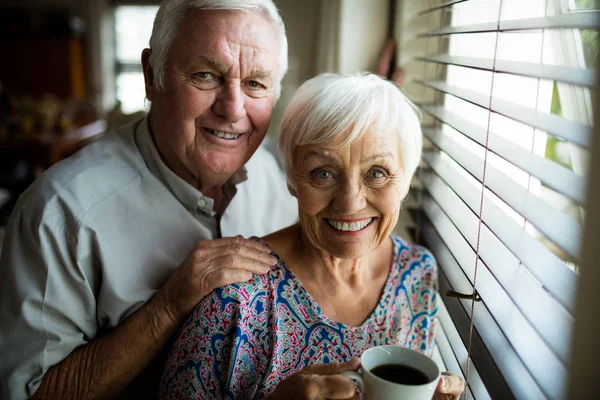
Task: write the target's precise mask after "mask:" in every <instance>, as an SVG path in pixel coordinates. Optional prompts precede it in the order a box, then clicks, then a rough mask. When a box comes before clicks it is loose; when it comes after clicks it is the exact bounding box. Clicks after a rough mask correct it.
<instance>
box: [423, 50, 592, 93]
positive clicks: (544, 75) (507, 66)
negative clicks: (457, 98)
mask: <svg viewBox="0 0 600 400" xmlns="http://www.w3.org/2000/svg"><path fill="white" fill-rule="evenodd" d="M416 59H417V60H421V61H426V62H433V63H438V64H447V65H457V66H460V67H467V68H474V69H481V70H484V71H494V72H502V73H507V74H513V75H521V76H529V77H533V78H541V79H550V80H555V81H559V82H564V83H569V84H573V85H580V86H585V87H590V88H593V87H595V86H596V85H595V71H594V69H593V68H577V67H565V66H558V65H547V64H539V63H538V64H536V63H526V62H518V61H509V60H498V59H497V60H496V63H495V64H494V60H493V59H491V58H476V57H458V56H451V55H448V54H442V55H436V56H427V57H417V58H416Z"/></svg>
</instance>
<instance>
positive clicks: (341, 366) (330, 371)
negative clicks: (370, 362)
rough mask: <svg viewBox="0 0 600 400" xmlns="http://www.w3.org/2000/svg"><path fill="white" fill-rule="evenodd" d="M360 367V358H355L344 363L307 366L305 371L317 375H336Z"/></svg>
mask: <svg viewBox="0 0 600 400" xmlns="http://www.w3.org/2000/svg"><path fill="white" fill-rule="evenodd" d="M359 367H360V359H359V358H356V357H355V358H353V359H352V360H350V361H346V362H343V363H331V364H318V365H311V366H309V367H306V368H305V369H304V371H306V372H308V373H311V374H317V375H336V374H341V373H342V372H344V371H356V370H358V368H359Z"/></svg>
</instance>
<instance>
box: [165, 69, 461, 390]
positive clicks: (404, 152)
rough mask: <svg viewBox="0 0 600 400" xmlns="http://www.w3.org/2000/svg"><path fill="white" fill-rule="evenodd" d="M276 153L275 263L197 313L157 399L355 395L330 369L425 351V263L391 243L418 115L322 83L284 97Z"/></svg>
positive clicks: (398, 96)
mask: <svg viewBox="0 0 600 400" xmlns="http://www.w3.org/2000/svg"><path fill="white" fill-rule="evenodd" d="M279 145H280V150H281V155H282V157H283V161H284V166H285V170H286V174H287V178H288V188H289V190H290V192H291V193H292V194H293V195H294V196H295V197H296V198H297V200H298V210H299V215H300V222H299V223H298V224H296V225H293V226H290V227H288V228H286V229H283V230H281V231H278V232H276V233H273V234H271V235H269V236H266V237H265V238H263V239H258V238H256V240H257V241H260V243H262V244H264V245H265V246H267V247H268V248H269V249H270V250H272V254H273V255H274V256H275V257H276V258H277V259H278V263H277V265H276V266H275V267H273V268H272V269H271V271H270V272H269V273H268V274H266V275H263V276H247V279H248V280H247V282H245V283H239V284H233V285H229V286H226V287H224V288H222V289H217V290H215V291H214V292H212V293H211V294H210V295H209V296H208V297H206V298H205V299H204V300H203V301H202V302H201V303H200V304H199V305H198V307H197V308H196V309H195V311H194V312H193V314H192V315H191V316H190V318H189V319H188V321H187V322H186V323H185V325H184V327H183V328H182V330H181V332H180V334H179V338H178V339H177V341H176V342H175V345H174V347H173V349H172V351H171V354H170V358H169V361H168V362H167V365H166V367H165V370H164V373H163V381H162V384H161V390H160V397H161V398H177V399H180V398H199V399H211V398H232V399H252V398H265V397H269V398H279V397H282V398H286V399H289V398H290V397H291V398H309V399H317V398H318V399H320V398H351V397H353V396H354V394H355V392H354V384H353V382H352V381H351V380H350V379H348V378H346V377H345V376H342V375H339V373H340V372H342V371H344V370H350V369H357V368H358V367H359V361H358V360H357V359H356V357H359V356H360V355H361V354H362V353H363V352H364V351H365V350H366V349H368V348H370V347H373V346H377V345H382V344H400V345H402V346H406V347H410V348H412V349H416V350H419V351H421V352H424V353H426V354H431V353H432V350H433V347H434V341H433V335H434V327H435V323H436V313H437V307H436V296H437V291H436V290H437V286H436V285H437V271H436V263H435V260H434V258H433V257H432V255H431V253H429V251H427V250H426V249H424V248H423V247H420V246H415V245H411V244H408V243H407V242H405V241H404V240H402V239H400V238H399V237H396V236H394V235H391V231H392V229H393V228H394V226H395V224H396V221H397V219H398V214H399V212H400V205H401V203H402V200H403V199H404V198H405V197H406V194H407V192H408V189H409V184H410V180H411V177H412V175H413V173H414V172H415V169H416V168H417V164H418V162H419V158H420V154H421V145H422V138H421V130H420V126H419V119H418V116H417V113H416V112H415V109H414V106H413V105H412V104H411V103H410V102H409V101H408V100H407V99H406V98H405V97H404V95H403V94H402V93H401V91H400V90H399V89H398V87H397V86H395V85H394V84H393V83H391V82H388V81H385V80H383V79H381V78H379V77H377V76H375V75H361V76H340V75H331V74H326V75H321V76H318V77H316V78H314V79H311V80H309V81H307V82H306V83H304V84H303V85H302V86H301V87H300V88H299V89H298V91H297V92H296V94H295V95H294V97H293V98H292V100H291V101H290V104H289V106H288V109H287V111H286V114H285V116H284V119H283V123H282V126H281V136H280V142H279ZM458 381H459V384H458V387H453V388H448V387H447V388H446V389H447V390H441V392H448V393H449V395H448V396H449V397H447V398H453V397H454V396H457V395H459V394H460V393H461V392H462V381H461V380H460V379H458ZM441 386H443V385H440V387H439V388H440V389H442V388H441ZM446 386H448V385H446ZM440 398H445V397H440Z"/></svg>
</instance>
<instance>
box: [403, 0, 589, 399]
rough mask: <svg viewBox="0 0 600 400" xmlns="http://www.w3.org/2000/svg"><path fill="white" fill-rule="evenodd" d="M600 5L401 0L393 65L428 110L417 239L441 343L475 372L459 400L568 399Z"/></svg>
mask: <svg viewBox="0 0 600 400" xmlns="http://www.w3.org/2000/svg"><path fill="white" fill-rule="evenodd" d="M593 4H594V3H593V2H587V1H585V0H564V1H563V0H528V1H527V2H524V1H522V0H460V1H447V0H446V1H441V0H438V1H435V0H426V1H422V0H399V1H398V2H397V4H396V10H397V14H396V20H395V36H396V39H397V41H398V59H397V63H398V65H400V67H402V68H403V69H404V70H405V75H406V77H407V79H408V81H407V82H406V83H405V85H404V86H405V91H406V93H407V94H408V96H409V97H410V98H411V99H412V100H413V101H414V102H415V103H417V104H418V105H419V106H420V108H421V110H422V114H423V134H424V151H423V157H422V163H421V167H420V168H419V170H418V171H417V174H416V178H415V182H414V185H413V195H412V196H413V197H415V198H416V199H417V206H416V207H415V208H414V209H413V210H411V212H412V215H413V219H414V221H415V230H414V232H415V233H414V236H415V240H416V241H419V242H422V243H423V244H424V245H425V246H427V247H428V248H429V249H430V250H431V251H432V252H433V254H434V255H435V257H436V259H437V261H438V265H439V281H440V294H441V296H440V298H441V304H440V317H439V321H440V329H439V330H438V332H437V333H436V337H437V339H436V341H437V345H438V349H439V352H440V355H441V357H442V359H443V361H444V363H445V365H446V367H447V368H448V369H449V370H452V371H453V372H457V373H459V374H460V375H462V376H463V377H465V378H467V379H468V382H467V383H468V390H467V391H466V393H465V396H466V397H467V398H475V399H485V398H499V399H500V398H501V399H510V398H518V399H537V398H541V399H546V398H547V399H560V398H564V397H565V396H566V385H567V373H568V370H569V363H570V352H571V349H570V341H571V340H570V339H571V335H572V326H573V322H574V301H575V291H576V289H577V280H578V272H577V271H578V263H579V257H580V245H581V241H582V239H581V232H582V221H583V215H584V214H585V204H584V202H585V190H586V189H585V181H586V173H587V172H586V168H587V167H586V161H585V160H587V159H588V158H589V156H590V155H589V152H588V150H589V148H590V143H591V138H592V134H593V115H592V113H591V111H590V110H591V109H592V107H591V98H592V97H591V95H590V92H591V91H593V90H595V87H596V82H595V72H594V67H595V66H596V65H595V58H596V55H597V36H596V35H597V28H598V21H599V13H598V11H596V10H593V9H591V6H593ZM594 46H595V47H594ZM590 54H591V55H592V57H589V55H590ZM582 160H583V161H582ZM456 293H458V294H459V295H458V296H457V295H456ZM461 295H462V296H461Z"/></svg>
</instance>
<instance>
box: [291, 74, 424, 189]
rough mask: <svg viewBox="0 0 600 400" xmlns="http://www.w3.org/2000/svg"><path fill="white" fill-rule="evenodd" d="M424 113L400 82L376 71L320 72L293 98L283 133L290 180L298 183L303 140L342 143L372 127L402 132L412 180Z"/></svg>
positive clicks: (404, 157)
mask: <svg viewBox="0 0 600 400" xmlns="http://www.w3.org/2000/svg"><path fill="white" fill-rule="evenodd" d="M420 117H421V115H420V113H419V111H418V109H417V108H416V106H415V105H414V104H412V103H411V102H410V100H408V99H407V98H406V96H405V95H404V94H403V93H402V91H401V89H400V87H398V86H397V85H395V84H394V83H392V82H390V81H388V80H385V79H382V78H380V77H379V76H377V75H373V74H369V73H367V74H360V75H338V74H321V75H319V76H317V77H315V78H312V79H309V80H308V81H306V82H304V84H302V86H300V87H299V88H298V90H297V91H296V93H295V94H294V96H293V97H292V99H291V100H290V102H289V104H288V107H287V109H286V111H285V114H284V116H283V121H282V123H281V129H280V133H279V134H280V136H279V151H280V152H281V157H282V160H283V164H284V168H285V172H286V175H287V180H288V185H289V186H290V187H291V188H295V183H294V181H293V176H292V175H293V174H292V168H293V162H294V151H295V149H296V148H297V147H298V146H304V145H319V146H324V147H329V148H341V147H345V146H349V145H351V144H352V143H353V142H354V141H356V140H357V139H359V138H360V137H361V136H362V135H363V134H364V133H366V132H369V131H371V132H373V131H375V132H383V133H389V134H390V135H398V136H399V137H400V147H401V148H400V154H401V157H402V170H403V172H404V179H405V182H406V184H407V185H409V184H410V179H411V178H412V176H413V174H414V173H415V170H416V169H417V166H418V164H419V160H420V158H421V148H422V146H423V137H422V133H421V124H420ZM407 189H408V186H407V187H405V190H407Z"/></svg>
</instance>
